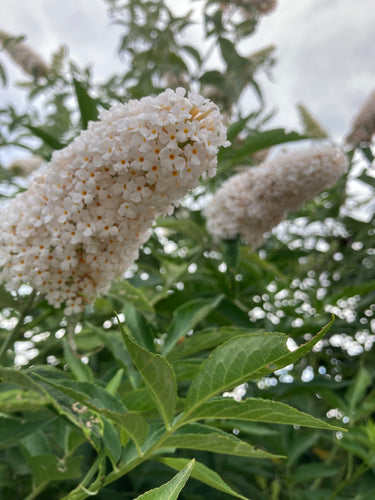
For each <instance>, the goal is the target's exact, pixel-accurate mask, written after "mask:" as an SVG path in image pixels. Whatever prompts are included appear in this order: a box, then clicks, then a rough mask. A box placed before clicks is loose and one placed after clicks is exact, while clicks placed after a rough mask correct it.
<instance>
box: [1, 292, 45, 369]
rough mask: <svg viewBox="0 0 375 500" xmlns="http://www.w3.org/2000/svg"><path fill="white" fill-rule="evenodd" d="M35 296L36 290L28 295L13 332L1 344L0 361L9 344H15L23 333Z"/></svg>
mask: <svg viewBox="0 0 375 500" xmlns="http://www.w3.org/2000/svg"><path fill="white" fill-rule="evenodd" d="M35 296H36V292H35V291H33V292H31V294H30V295H29V297H28V300H27V301H26V304H25V307H24V308H23V309H22V311H21V314H20V317H19V318H18V322H17V324H16V326H15V327H14V329H13V331H12V333H11V334H10V335H9V336H8V338H6V339H5V341H4V343H3V345H2V346H1V349H0V363H1V362H2V361H3V358H4V357H5V355H6V352H7V350H8V348H9V346H10V345H12V344H14V342H15V341H16V340H17V339H18V337H19V336H20V335H21V334H22V333H23V326H24V325H23V322H24V320H25V318H26V316H27V313H28V312H29V310H30V307H31V304H32V303H33V302H34V299H35Z"/></svg>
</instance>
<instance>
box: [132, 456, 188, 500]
mask: <svg viewBox="0 0 375 500" xmlns="http://www.w3.org/2000/svg"><path fill="white" fill-rule="evenodd" d="M194 463H195V460H194V459H193V460H191V461H190V462H189V463H188V464H187V465H186V466H185V467H184V468H183V469H182V470H181V471H180V472H179V473H178V474H176V475H175V476H174V477H173V478H172V479H171V480H170V481H168V482H167V483H165V484H163V486H159V488H154V489H152V490H150V491H147V492H146V493H143V495H140V496H138V497H137V498H136V499H135V500H177V498H178V495H179V493H180V491H181V490H182V488H183V487H184V486H185V483H186V481H187V480H188V478H189V476H190V474H191V471H192V470H193V467H194Z"/></svg>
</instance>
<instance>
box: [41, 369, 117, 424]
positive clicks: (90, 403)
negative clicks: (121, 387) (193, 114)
mask: <svg viewBox="0 0 375 500" xmlns="http://www.w3.org/2000/svg"><path fill="white" fill-rule="evenodd" d="M35 375H36V376H37V377H38V378H39V379H40V380H42V381H43V382H45V383H46V384H49V385H51V386H52V387H54V388H55V389H57V390H58V391H61V392H62V393H64V394H66V395H67V396H69V397H71V398H72V399H74V400H76V401H78V402H79V403H81V404H82V405H85V406H87V407H88V408H91V409H92V410H95V411H98V412H101V411H102V410H104V411H108V410H109V411H112V412H115V413H119V414H122V413H125V412H126V408H125V406H124V405H123V403H122V402H121V400H120V399H118V398H116V397H115V396H113V395H112V394H110V393H109V392H108V391H106V390H105V389H103V388H102V387H99V386H98V385H96V384H95V383H93V382H80V381H77V380H69V379H63V380H58V381H57V380H53V379H49V378H46V377H43V376H41V375H39V374H35Z"/></svg>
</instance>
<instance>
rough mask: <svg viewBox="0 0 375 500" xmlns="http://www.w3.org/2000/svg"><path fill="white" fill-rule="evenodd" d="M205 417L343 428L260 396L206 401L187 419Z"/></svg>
mask: <svg viewBox="0 0 375 500" xmlns="http://www.w3.org/2000/svg"><path fill="white" fill-rule="evenodd" d="M205 418H220V419H236V420H247V421H254V422H268V423H274V424H287V425H300V426H303V427H314V428H317V429H328V430H345V429H343V428H341V427H337V426H335V425H331V424H328V423H326V422H324V421H323V420H320V419H318V418H315V417H312V416H310V415H308V414H307V413H304V412H302V411H299V410H297V409H295V408H293V407H291V406H288V405H286V404H284V403H278V402H277V401H272V400H269V399H261V398H248V399H246V400H245V401H235V400H233V399H231V398H222V399H217V400H212V401H207V402H206V403H203V404H202V405H201V406H200V407H199V408H198V409H197V410H195V411H194V412H193V413H191V414H190V415H189V421H192V420H200V419H205Z"/></svg>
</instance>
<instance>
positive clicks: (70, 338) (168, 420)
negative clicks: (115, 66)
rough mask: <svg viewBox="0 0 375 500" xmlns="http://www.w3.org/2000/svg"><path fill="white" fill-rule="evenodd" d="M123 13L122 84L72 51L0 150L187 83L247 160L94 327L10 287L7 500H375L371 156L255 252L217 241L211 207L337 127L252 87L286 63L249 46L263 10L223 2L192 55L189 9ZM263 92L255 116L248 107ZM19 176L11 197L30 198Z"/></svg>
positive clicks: (4, 346) (4, 439)
mask: <svg viewBox="0 0 375 500" xmlns="http://www.w3.org/2000/svg"><path fill="white" fill-rule="evenodd" d="M107 3H108V8H109V12H110V15H111V17H112V19H113V20H114V21H115V22H116V23H119V24H120V25H121V26H122V27H123V30H124V33H123V36H122V37H121V41H120V47H119V50H120V53H121V54H122V56H123V59H124V69H123V70H122V71H120V72H119V73H118V74H116V75H114V76H113V77H111V78H110V79H109V80H108V81H107V82H105V83H102V84H97V83H95V81H94V79H93V75H92V71H91V69H88V68H85V69H81V68H79V67H77V66H76V65H74V64H73V63H70V62H69V61H68V60H67V57H66V51H65V50H64V49H63V48H62V49H61V50H59V51H58V53H56V54H55V55H54V57H53V60H52V63H51V65H50V71H49V74H48V75H47V77H46V78H44V79H39V80H36V81H26V82H25V83H23V84H22V88H23V90H24V91H25V92H26V93H27V95H28V97H29V100H30V101H29V107H28V108H27V110H25V112H23V113H21V112H19V111H17V110H16V109H15V108H14V107H12V106H9V107H6V108H5V107H4V108H3V109H1V110H0V113H1V128H0V133H1V135H0V145H1V146H2V147H3V148H15V149H16V150H17V149H26V150H30V151H31V152H32V153H33V154H39V155H41V156H43V158H45V159H46V160H48V159H49V158H50V157H51V154H52V153H53V151H54V150H56V149H61V148H62V147H64V145H66V144H68V143H69V142H70V141H71V140H72V139H73V138H74V137H75V136H76V135H78V133H79V132H80V130H82V129H83V128H86V126H87V124H88V121H89V120H94V119H96V117H97V113H98V110H99V109H100V108H103V107H104V108H108V107H109V106H110V105H111V104H112V103H114V102H116V101H121V102H123V101H126V100H128V99H130V98H139V97H141V96H144V95H148V94H151V93H156V92H158V91H159V90H161V89H164V88H165V87H166V86H169V87H176V86H180V85H182V86H185V87H187V88H194V89H195V88H198V89H199V91H200V92H201V93H203V94H204V95H206V96H208V97H210V98H212V99H213V100H215V101H216V102H217V103H218V104H219V105H220V106H221V109H222V111H223V113H225V114H226V116H227V120H228V124H229V128H228V138H229V139H230V141H231V143H232V146H231V147H230V148H228V149H225V150H222V151H220V153H219V158H218V159H219V165H218V175H217V176H216V177H215V178H214V179H211V180H209V181H206V182H205V183H203V184H202V187H200V188H199V189H197V190H196V191H195V192H194V193H192V194H191V195H190V196H189V197H188V198H187V199H186V200H184V201H183V203H182V204H181V206H180V207H179V208H178V209H176V211H175V214H174V215H173V216H170V217H166V218H163V219H160V220H158V221H157V223H156V226H155V229H154V232H153V234H152V236H151V238H150V240H149V241H148V242H147V243H146V244H145V246H144V248H143V249H142V251H141V253H140V257H139V260H138V261H137V263H136V265H134V266H133V267H132V268H131V269H130V270H129V271H128V272H127V274H126V279H125V278H121V277H119V279H118V280H117V281H116V282H114V283H113V286H112V289H111V291H110V293H109V294H108V295H107V296H105V297H100V298H98V299H97V300H96V302H95V304H93V305H91V306H88V307H87V308H86V310H85V312H84V314H82V315H79V316H76V317H70V318H65V317H64V316H63V313H62V311H60V310H55V309H53V308H52V307H51V306H49V305H48V304H47V303H46V301H45V300H43V297H39V296H38V295H37V294H36V293H35V292H33V291H31V290H30V289H29V287H27V286H26V287H23V288H21V289H20V291H19V294H18V295H12V294H9V293H8V292H6V290H5V289H4V288H3V287H2V288H0V305H1V308H2V312H1V316H0V341H1V350H0V359H1V361H2V366H1V367H0V378H1V384H0V420H1V422H0V495H1V496H2V497H4V498H14V499H15V500H17V499H21V498H26V499H27V500H32V499H34V498H38V499H41V500H43V499H47V498H48V499H61V498H65V499H66V500H68V499H69V500H79V499H84V498H87V497H89V496H95V495H96V496H97V498H100V499H103V500H105V499H107V498H111V499H116V498H119V499H120V498H121V499H126V498H129V499H133V498H140V499H141V498H145V499H146V498H150V499H160V500H161V499H163V500H165V499H167V498H168V499H175V498H178V497H179V498H181V499H185V500H200V499H203V498H207V497H208V498H212V499H217V500H220V499H223V500H224V499H229V498H231V497H232V498H233V497H234V498H242V499H246V498H251V499H253V500H255V499H258V500H262V499H272V500H287V499H296V500H319V499H338V500H340V499H349V498H350V499H351V498H356V499H358V500H365V499H370V498H373V497H374V495H375V477H374V463H375V462H374V459H375V424H374V421H373V417H372V415H373V414H374V411H375V394H374V391H373V389H372V386H373V378H374V355H373V351H372V350H371V348H372V344H373V342H374V319H373V316H374V311H375V305H374V297H375V292H374V290H375V286H374V284H375V265H374V264H375V263H374V252H375V250H374V248H373V241H374V231H375V218H374V204H373V196H374V189H375V181H374V175H373V172H372V171H371V161H372V153H371V149H370V148H367V149H365V150H363V151H362V152H363V155H361V152H360V150H359V151H357V152H354V151H351V152H349V153H348V155H349V158H350V160H351V162H352V163H351V169H350V172H349V174H348V175H347V176H346V177H345V178H344V179H342V180H341V181H340V182H339V183H338V184H337V186H336V187H334V188H332V189H330V190H329V191H326V192H324V193H322V194H321V195H320V196H318V197H317V198H316V199H315V200H313V201H311V202H309V203H308V204H306V205H305V207H303V208H302V209H301V210H300V211H299V212H298V213H296V214H293V215H291V216H290V217H289V218H288V220H287V221H285V222H284V223H282V224H281V225H280V226H279V227H278V228H277V229H276V230H275V231H273V233H272V234H270V235H269V237H268V238H267V240H266V243H265V244H264V246H263V247H262V248H261V249H260V250H259V251H253V250H251V249H250V248H248V247H247V246H246V245H245V244H243V243H242V242H240V241H234V242H231V243H228V242H222V243H218V242H215V241H213V240H212V239H211V238H210V236H209V235H208V233H207V232H206V229H205V223H204V219H203V216H202V213H201V207H202V205H203V203H204V199H205V196H206V195H207V193H208V192H209V191H211V190H214V189H216V187H217V186H219V185H220V184H221V182H222V181H223V180H224V179H226V178H227V177H228V176H229V175H232V174H233V173H234V172H235V171H236V169H237V167H238V166H241V167H242V168H251V166H252V165H254V164H256V163H257V156H256V155H257V154H263V153H264V151H265V150H267V149H268V148H271V147H273V146H276V145H280V144H285V143H290V142H293V141H301V140H306V139H312V140H313V139H316V137H317V133H316V131H317V130H319V131H320V132H321V131H322V129H321V128H320V127H319V124H318V123H317V122H316V121H315V118H314V119H312V117H311V116H310V115H309V114H308V112H307V111H306V109H305V108H303V110H304V117H305V118H304V121H303V125H304V128H303V131H301V132H298V131H293V132H286V131H285V130H283V129H269V128H267V118H268V117H269V115H267V109H266V106H265V105H264V103H263V98H262V95H261V89H260V88H259V85H258V83H257V82H256V74H257V72H258V71H260V70H262V69H266V70H269V68H270V67H272V64H273V63H274V59H273V55H272V49H270V48H266V49H265V50H264V51H261V52H258V53H256V54H250V55H246V56H245V55H243V54H242V53H240V51H239V49H238V46H239V42H240V41H243V40H244V39H246V38H247V37H249V36H250V35H251V34H252V33H253V31H254V29H255V27H256V24H257V22H258V21H259V19H258V17H257V15H256V14H254V13H253V14H252V16H250V18H249V17H248V18H246V19H244V18H242V17H241V15H238V14H240V13H238V12H237V13H236V14H235V15H233V10H230V11H227V10H226V9H225V8H223V5H224V4H223V3H222V4H220V3H217V2H213V1H208V2H207V3H206V5H205V6H204V8H203V14H202V15H203V17H202V22H201V24H200V27H201V30H202V43H203V42H204V43H203V47H204V50H203V49H202V48H201V47H199V46H195V45H190V44H187V43H186V40H187V39H189V36H188V34H189V29H191V27H192V25H193V23H196V22H197V21H196V18H194V21H193V11H192V12H190V13H187V14H186V15H185V16H182V17H178V16H175V15H174V14H173V12H172V11H171V10H170V9H169V8H168V7H167V6H166V5H165V4H164V2H163V1H162V0H149V1H147V0H132V1H129V2H127V3H123V2H120V1H119V0H107ZM224 3H228V2H224ZM193 6H194V4H192V7H193ZM276 15H277V14H276ZM150 27H151V29H150ZM215 54H216V55H217V54H219V55H220V57H221V62H220V64H217V65H216V66H215V61H217V58H215V57H213V56H214V55H215ZM247 91H252V92H255V93H256V95H257V96H258V98H259V109H256V110H252V111H251V110H246V112H242V111H241V110H242V108H243V96H244V95H245V93H246V92H247ZM301 109H302V108H301ZM312 122H314V123H313V124H314V127H311V124H312ZM318 135H319V134H318ZM366 158H367V159H366ZM5 167H6V166H5V165H3V166H2V167H1V171H0V175H1V181H2V191H1V193H2V196H3V197H5V198H7V197H9V196H13V195H14V194H15V193H16V192H17V191H19V190H22V189H23V188H24V186H25V184H24V183H23V181H22V179H20V178H19V177H15V176H14V175H13V174H12V173H11V172H10V171H9V170H7V169H6V168H5ZM353 186H354V187H356V186H359V187H360V188H361V189H360V190H358V189H357V190H355V189H353ZM358 192H359V194H358ZM332 314H334V315H335V318H336V319H335V320H334V321H333V320H331V315H332ZM281 332H284V333H281ZM193 459H195V461H194V460H193ZM173 471H177V473H176V475H174V476H173V474H174V473H175V472H173ZM172 476H173V477H172ZM189 477H190V479H189ZM185 483H186V484H185Z"/></svg>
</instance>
